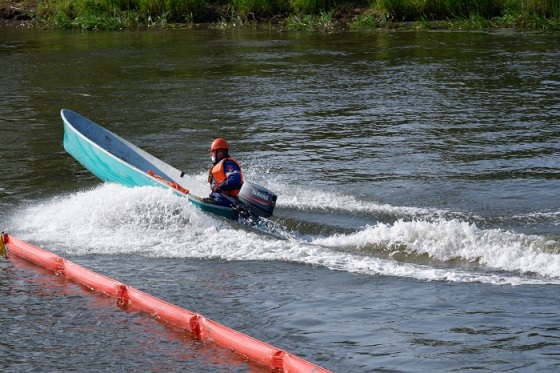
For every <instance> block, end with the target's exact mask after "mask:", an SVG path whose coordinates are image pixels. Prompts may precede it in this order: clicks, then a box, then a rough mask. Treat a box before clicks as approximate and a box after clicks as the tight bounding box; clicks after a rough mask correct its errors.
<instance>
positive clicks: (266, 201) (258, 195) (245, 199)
mask: <svg viewBox="0 0 560 373" xmlns="http://www.w3.org/2000/svg"><path fill="white" fill-rule="evenodd" d="M237 198H238V199H239V201H241V202H242V203H243V205H244V206H245V207H246V208H247V209H248V210H249V211H250V212H251V214H254V215H257V216H262V217H265V218H268V217H269V216H272V212H273V211H274V206H276V198H277V196H276V194H274V193H272V192H271V191H269V190H267V189H265V188H263V187H262V186H259V185H257V184H253V183H251V182H248V181H245V182H244V183H243V186H242V187H241V190H240V191H239V194H238V195H237Z"/></svg>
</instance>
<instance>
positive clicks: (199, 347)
mask: <svg viewBox="0 0 560 373" xmlns="http://www.w3.org/2000/svg"><path fill="white" fill-rule="evenodd" d="M559 61H560V35H558V34H528V35H527V34H522V33H517V32H492V33H484V32H480V33H476V32H464V33H463V32H391V31H374V32H355V33H350V32H349V33H337V34H319V33H309V34H308V33H289V32H285V33H279V32H269V31H254V30H243V31H219V30H204V31H202V30H198V31H197V30H166V31H126V32H114V33H113V32H106V33H105V32H100V33H95V32H85V33H82V32H65V31H41V30H15V29H0V71H2V74H1V75H0V131H1V132H0V133H1V141H0V144H1V146H0V165H1V170H2V172H1V174H0V212H1V214H0V228H1V229H2V230H3V231H5V232H8V233H10V234H12V235H14V236H18V237H20V238H22V239H24V240H26V241H28V242H31V243H33V244H35V245H37V246H40V247H43V248H45V249H48V250H51V251H53V252H55V253H57V254H59V255H61V256H64V257H65V258H67V259H69V260H72V261H74V262H76V263H79V264H81V265H83V266H85V267H87V268H90V269H93V270H95V271H98V272H100V273H102V274H104V275H106V276H108V277H111V278H114V279H116V280H118V281H121V282H124V283H126V284H128V285H131V286H134V287H136V288H139V289H141V290H143V291H145V292H147V293H149V294H152V295H154V296H157V297H159V298H162V299H164V300H166V301H169V302H172V303H174V304H177V305H179V306H181V307H183V308H186V309H188V310H191V311H193V312H197V313H200V314H202V315H204V316H205V317H207V318H210V319H212V320H214V321H217V322H219V323H222V324H224V325H227V326H229V327H232V328H234V329H237V330H239V331H241V332H243V333H245V334H248V335H250V336H252V337H255V338H257V339H260V340H262V341H264V342H267V343H269V344H272V345H274V346H276V347H278V348H282V349H284V350H286V351H288V352H290V353H292V354H295V355H297V356H299V357H302V358H304V359H306V360H309V361H311V362H313V363H315V364H318V365H320V366H322V367H324V368H327V369H330V370H332V371H335V372H418V371H425V372H427V371H429V372H451V371H453V372H463V371H472V370H477V371H512V372H556V371H558V369H559V366H560V352H559V351H560V311H559V306H558V305H559V304H560V292H559V289H560V165H559V163H560V142H559V141H560V120H559V119H560V63H559ZM62 108H67V109H72V110H74V111H77V112H79V113H81V114H83V115H85V116H86V117H88V118H90V119H92V120H93V121H95V122H97V123H99V124H101V125H103V126H105V127H106V128H108V129H110V130H111V131H113V132H115V133H117V134H119V135H120V136H122V137H124V138H125V139H127V140H129V141H131V142H133V143H134V144H136V145H138V146H140V147H141V148H143V149H145V150H146V151H148V152H149V153H151V154H153V155H155V156H157V157H159V158H161V159H162V160H164V161H166V162H167V163H169V164H171V165H173V166H175V167H177V168H179V169H182V170H184V171H185V172H186V173H188V174H190V175H194V176H195V177H197V178H200V179H201V180H204V179H205V174H206V172H207V167H208V166H209V155H208V151H207V149H208V146H209V144H210V142H211V140H212V139H213V138H214V137H217V136H220V137H225V138H227V139H228V140H229V141H230V144H231V147H232V153H233V155H234V156H235V157H236V158H237V160H238V161H239V162H240V163H241V164H242V166H243V168H244V171H245V176H246V178H247V179H249V180H252V181H254V182H257V183H258V184H261V185H263V186H265V187H266V188H268V189H270V190H272V191H274V192H276V193H277V194H278V204H277V208H276V211H275V216H274V217H273V218H271V221H272V223H271V224H270V225H269V226H268V227H260V228H259V229H253V228H249V227H245V226H241V225H238V224H236V223H230V222H226V221H223V220H221V219H218V218H214V217H212V216H209V215H207V214H204V213H202V212H201V211H198V210H197V209H195V208H194V207H193V206H191V205H189V204H188V203H186V201H185V200H184V199H181V198H180V197H177V196H174V195H173V194H171V193H170V192H168V191H165V190H160V189H157V188H135V189H129V188H125V187H121V186H118V185H110V184H103V183H101V182H100V181H99V180H97V179H96V178H95V177H94V176H93V175H91V174H90V173H89V172H88V171H86V170H84V169H83V168H82V167H81V166H80V165H79V164H78V163H77V162H76V161H75V160H74V159H73V158H72V157H71V156H69V155H68V154H67V153H66V152H65V151H64V149H63V147H62V134H63V127H62V120H61V119H60V115H59V112H60V109H62ZM0 303H1V309H2V310H1V312H0V341H1V342H0V356H2V358H1V359H0V370H1V371H3V372H28V371H29V372H30V371H41V372H43V371H122V372H132V371H193V372H232V371H236V372H248V371H250V372H260V371H267V370H266V369H263V368H262V367H260V366H258V365H256V364H254V363H250V362H247V361H245V360H244V359H243V357H240V356H238V355H235V354H233V353H231V352H229V351H227V350H224V349H221V348H217V347H216V346H215V345H212V344H204V343H201V342H198V341H195V340H193V339H192V337H191V336H189V335H188V333H185V332H184V331H182V330H180V329H177V328H174V327H171V326H169V325H166V324H165V323H162V322H160V321H157V320H155V319H153V318H151V317H150V316H149V315H146V314H143V313H141V312H137V311H135V310H133V309H121V308H119V307H118V306H117V305H116V304H115V300H114V299H110V298H106V297H103V296H101V295H97V294H94V293H91V292H90V291H88V290H87V289H85V288H83V287H81V286H79V285H76V284H75V283H73V282H71V281H69V280H66V279H64V278H61V277H57V276H54V275H52V273H50V272H49V271H46V270H42V269H40V268H38V267H36V266H34V265H32V264H28V263H26V262H25V261H22V260H17V258H11V259H10V260H5V259H4V260H1V261H0Z"/></svg>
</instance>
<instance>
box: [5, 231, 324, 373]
mask: <svg viewBox="0 0 560 373" xmlns="http://www.w3.org/2000/svg"><path fill="white" fill-rule="evenodd" d="M8 253H9V254H10V255H11V254H13V255H17V256H19V257H21V258H24V259H27V260H29V261H31V262H33V263H35V264H38V265H40V266H42V267H45V268H49V269H52V270H54V271H55V272H56V273H57V274H60V275H64V276H66V277H68V278H69V279H72V280H73V281H75V282H77V283H79V284H82V285H85V286H87V287H88V288H90V289H93V290H95V291H97V292H100V293H103V294H106V295H108V296H110V297H114V298H117V299H118V301H119V304H122V305H130V306H132V307H135V308H137V309H139V310H141V311H144V312H147V313H149V314H150V315H152V316H155V317H158V318H160V319H162V320H165V321H167V322H168V323H170V324H173V325H175V326H178V327H180V328H182V329H186V330H188V331H189V332H191V333H192V334H194V335H195V337H196V338H197V339H199V340H201V341H212V342H214V343H216V344H218V345H221V346H223V347H226V348H230V349H232V350H233V351H235V352H237V353H239V354H241V355H243V356H246V357H247V358H249V359H250V360H253V361H255V362H258V363H261V364H264V365H266V366H267V367H270V368H274V369H278V370H279V371H280V372H290V373H292V372H301V373H304V372H305V373H321V372H330V371H329V370H326V369H324V368H321V367H319V366H317V365H315V364H312V363H310V362H308V361H306V360H303V359H301V358H299V357H297V356H294V355H291V354H289V353H287V352H286V351H283V350H280V349H278V348H276V347H274V346H271V345H269V344H266V343H264V342H261V341H259V340H257V339H254V338H251V337H249V336H248V335H245V334H243V333H240V332H238V331H235V330H233V329H230V328H228V327H226V326H224V325H221V324H219V323H217V322H215V321H212V320H209V319H207V318H205V317H204V316H202V315H199V314H195V313H193V312H191V311H188V310H186V309H183V308H181V307H178V306H176V305H173V304H171V303H167V302H165V301H163V300H161V299H158V298H156V297H153V296H151V295H149V294H146V293H144V292H142V291H140V290H137V289H135V288H133V287H131V286H128V285H125V284H123V283H120V282H118V281H116V280H113V279H110V278H108V277H105V276H102V275H100V274H98V273H96V272H93V271H91V270H89V269H87V268H84V267H82V266H80V265H78V264H76V263H73V262H71V261H69V260H66V259H64V258H62V257H60V256H58V255H56V254H53V253H51V252H49V251H47V250H43V249H41V248H39V247H36V246H33V245H31V244H29V243H27V242H25V241H23V240H21V239H19V238H16V237H13V236H10V235H8V234H5V233H4V232H2V234H1V236H0V256H2V255H3V256H6V255H7V254H8Z"/></svg>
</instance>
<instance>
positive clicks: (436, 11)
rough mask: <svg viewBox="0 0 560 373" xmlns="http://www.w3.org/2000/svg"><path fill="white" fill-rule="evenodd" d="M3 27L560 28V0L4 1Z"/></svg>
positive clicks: (0, 1) (0, 0)
mask: <svg viewBox="0 0 560 373" xmlns="http://www.w3.org/2000/svg"><path fill="white" fill-rule="evenodd" d="M0 19H2V20H3V22H4V23H5V24H11V25H15V26H22V25H25V26H28V27H46V28H67V29H71V28H75V29H87V30H119V29H127V28H139V27H140V28H154V27H189V28H195V27H214V28H235V27H248V26H251V27H257V26H258V27H270V28H280V29H292V30H293V29H296V30H300V29H305V30H319V31H334V30H341V29H359V28H409V29H410V28H412V29H469V30H473V29H491V28H514V29H522V30H560V1H559V0H360V1H356V0H342V1H335V0H44V1H40V0H24V1H7V0H0Z"/></svg>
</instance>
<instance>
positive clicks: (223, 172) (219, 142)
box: [205, 138, 243, 206]
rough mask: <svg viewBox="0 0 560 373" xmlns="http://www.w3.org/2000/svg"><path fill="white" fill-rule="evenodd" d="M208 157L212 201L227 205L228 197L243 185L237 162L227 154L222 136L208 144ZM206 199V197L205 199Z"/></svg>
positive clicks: (225, 143)
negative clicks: (210, 161)
mask: <svg viewBox="0 0 560 373" xmlns="http://www.w3.org/2000/svg"><path fill="white" fill-rule="evenodd" d="M210 157H211V159H212V166H211V167H210V171H209V172H208V182H209V183H210V188H211V189H212V193H210V198H211V199H212V202H214V203H216V204H219V205H223V206H229V205H230V204H231V202H230V200H229V198H228V197H235V196H237V195H238V194H239V191H240V190H241V186H242V185H243V172H242V171H241V166H240V165H239V163H238V162H237V161H236V160H235V159H234V158H232V157H230V155H229V145H228V143H227V141H226V140H224V139H222V138H217V139H215V140H214V141H213V142H212V144H211V145H210ZM205 200H206V199H205Z"/></svg>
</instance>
